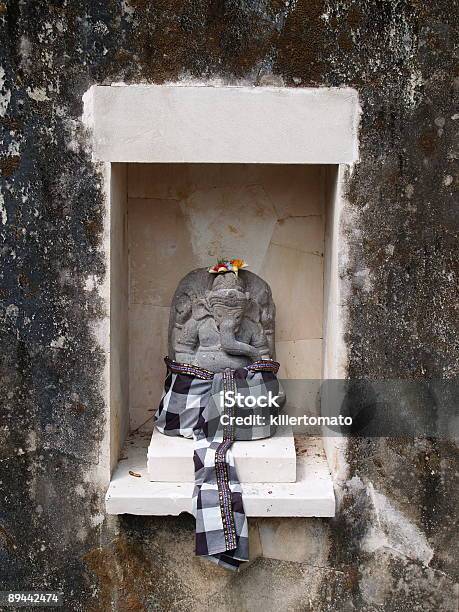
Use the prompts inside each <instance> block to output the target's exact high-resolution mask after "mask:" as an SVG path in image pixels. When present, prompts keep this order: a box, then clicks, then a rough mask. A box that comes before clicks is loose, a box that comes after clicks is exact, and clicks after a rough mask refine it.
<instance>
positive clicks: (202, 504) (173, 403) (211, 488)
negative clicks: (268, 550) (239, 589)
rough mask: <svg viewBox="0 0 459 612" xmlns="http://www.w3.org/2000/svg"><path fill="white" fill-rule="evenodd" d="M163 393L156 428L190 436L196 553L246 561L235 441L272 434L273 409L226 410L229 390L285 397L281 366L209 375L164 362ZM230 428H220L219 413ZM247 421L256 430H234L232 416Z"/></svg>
mask: <svg viewBox="0 0 459 612" xmlns="http://www.w3.org/2000/svg"><path fill="white" fill-rule="evenodd" d="M165 362H166V366H167V376H166V382H165V385H164V395H163V397H162V399H161V402H160V405H159V409H158V412H157V413H156V416H155V423H156V427H157V429H158V430H159V431H160V432H161V433H163V434H166V435H169V436H183V437H185V438H193V439H194V441H195V446H194V455H193V459H194V468H195V488H194V492H193V514H194V516H195V518H196V554H197V555H199V556H206V557H207V558H208V559H210V560H211V561H213V562H215V563H218V564H219V565H222V566H224V567H227V568H230V569H237V568H238V567H239V565H240V564H241V562H243V561H248V559H249V550H248V542H249V541H248V526H247V518H246V515H245V512H244V505H243V501H242V489H241V485H240V483H239V480H238V477H237V474H236V470H235V467H234V460H233V455H232V453H231V445H232V443H233V441H234V440H257V439H260V438H266V437H269V436H271V435H273V433H274V432H275V427H274V426H272V425H271V422H270V420H271V419H270V416H271V415H273V416H277V414H278V412H279V409H277V408H276V407H275V406H271V407H260V406H259V405H258V404H255V405H254V406H253V407H250V408H247V407H246V406H244V407H238V406H234V407H230V405H229V404H230V403H229V402H227V401H226V400H227V398H229V397H230V395H228V393H229V392H233V393H241V394H242V395H243V396H244V397H248V396H251V397H252V398H255V399H256V398H259V397H261V396H268V395H269V392H271V393H272V395H274V396H279V400H278V401H277V403H279V404H280V405H282V403H283V402H284V401H285V396H284V395H283V391H282V389H281V387H280V384H279V382H278V380H277V378H276V373H277V370H278V369H279V364H278V363H277V362H275V361H271V360H261V361H257V362H254V363H253V364H251V365H249V366H247V367H245V368H238V369H237V370H231V369H227V370H225V371H224V372H218V373H215V372H210V371H209V370H205V369H203V368H199V367H197V366H193V365H189V364H183V363H177V362H175V361H172V360H171V359H169V358H167V357H166V359H165ZM223 414H225V415H227V416H228V417H229V418H228V421H229V422H228V424H222V422H221V417H222V415H223ZM237 416H244V417H250V419H248V420H250V421H251V422H258V424H257V425H256V426H252V425H250V424H246V425H243V426H235V425H234V422H232V421H231V420H230V418H231V417H237Z"/></svg>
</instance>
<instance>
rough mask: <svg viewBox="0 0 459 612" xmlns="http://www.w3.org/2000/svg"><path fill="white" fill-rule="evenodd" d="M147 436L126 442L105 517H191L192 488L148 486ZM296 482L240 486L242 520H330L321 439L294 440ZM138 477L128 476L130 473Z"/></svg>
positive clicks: (190, 485) (327, 477) (330, 504)
mask: <svg viewBox="0 0 459 612" xmlns="http://www.w3.org/2000/svg"><path fill="white" fill-rule="evenodd" d="M150 436H151V434H143V435H137V436H135V437H133V438H131V439H129V440H128V441H127V444H126V446H125V449H124V450H123V455H122V456H123V457H125V458H123V459H122V460H121V461H120V462H119V463H118V467H117V468H116V470H115V472H114V474H113V477H112V480H111V482H110V486H109V488H108V491H107V495H106V498H105V505H106V510H107V513H108V514H139V515H156V516H166V515H174V516H177V515H179V514H181V513H182V512H188V513H191V496H192V493H193V487H194V485H193V483H178V482H151V481H150V480H149V477H148V472H147V465H146V454H147V447H148V444H149V441H150ZM297 453H298V456H297V481H296V482H294V483H263V484H243V485H242V489H243V495H244V504H245V510H246V513H247V516H254V517H255V516H256V517H263V516H271V517H294V516H297V517H308V516H309V517H310V516H316V517H330V516H334V515H335V497H334V492H333V483H332V479H331V476H330V472H329V469H328V465H327V460H326V458H325V454H324V451H323V446H322V440H321V439H320V438H301V439H297ZM130 471H131V472H133V473H134V474H138V475H139V476H135V475H134V476H133V475H131V474H129V472H130Z"/></svg>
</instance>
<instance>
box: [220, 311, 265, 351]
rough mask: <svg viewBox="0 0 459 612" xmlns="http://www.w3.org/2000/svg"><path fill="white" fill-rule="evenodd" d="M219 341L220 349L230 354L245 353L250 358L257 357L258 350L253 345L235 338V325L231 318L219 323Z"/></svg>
mask: <svg viewBox="0 0 459 612" xmlns="http://www.w3.org/2000/svg"><path fill="white" fill-rule="evenodd" d="M220 342H221V346H222V349H223V350H224V351H225V352H226V353H229V354H230V355H246V356H247V357H250V358H251V359H256V358H257V357H258V352H257V350H256V349H255V348H254V347H253V346H250V344H246V343H245V342H240V341H239V340H237V339H236V325H235V322H234V321H232V320H231V319H229V320H225V321H222V322H221V324H220Z"/></svg>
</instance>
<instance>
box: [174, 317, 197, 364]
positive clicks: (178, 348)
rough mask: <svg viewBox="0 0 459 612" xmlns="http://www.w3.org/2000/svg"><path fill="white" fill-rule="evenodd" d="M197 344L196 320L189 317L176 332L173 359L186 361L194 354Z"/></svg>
mask: <svg viewBox="0 0 459 612" xmlns="http://www.w3.org/2000/svg"><path fill="white" fill-rule="evenodd" d="M197 344H198V322H197V321H196V319H193V318H191V319H189V320H188V321H187V322H186V323H185V325H183V327H182V329H181V330H180V331H179V333H178V334H177V337H176V340H175V346H174V350H175V359H176V360H177V361H184V362H187V361H188V359H189V357H190V355H194V354H195V352H196V347H197Z"/></svg>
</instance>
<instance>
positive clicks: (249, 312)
mask: <svg viewBox="0 0 459 612" xmlns="http://www.w3.org/2000/svg"><path fill="white" fill-rule="evenodd" d="M245 316H246V317H247V318H248V319H250V320H251V321H254V322H255V323H258V322H259V321H260V307H259V306H258V304H257V302H256V301H255V300H252V299H251V300H249V303H248V306H247V308H246V311H245Z"/></svg>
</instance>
